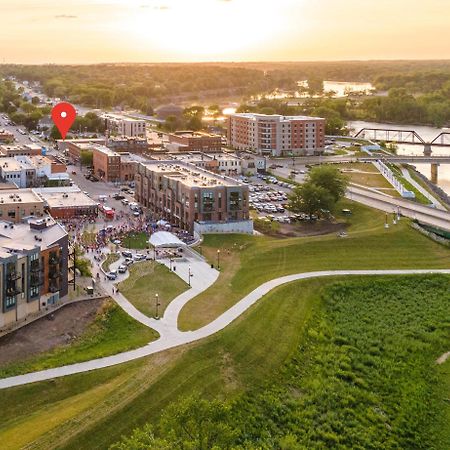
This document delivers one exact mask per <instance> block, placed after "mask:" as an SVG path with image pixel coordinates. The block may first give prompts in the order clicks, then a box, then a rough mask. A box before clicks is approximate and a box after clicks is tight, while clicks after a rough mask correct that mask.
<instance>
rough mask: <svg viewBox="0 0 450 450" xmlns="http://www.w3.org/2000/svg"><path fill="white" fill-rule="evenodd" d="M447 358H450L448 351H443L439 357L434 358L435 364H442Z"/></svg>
mask: <svg viewBox="0 0 450 450" xmlns="http://www.w3.org/2000/svg"><path fill="white" fill-rule="evenodd" d="M448 358H450V352H447V353H444V354H443V355H441V356H439V358H438V359H437V360H436V364H444V363H445V361H447V359H448Z"/></svg>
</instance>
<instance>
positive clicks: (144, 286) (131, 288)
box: [119, 261, 189, 317]
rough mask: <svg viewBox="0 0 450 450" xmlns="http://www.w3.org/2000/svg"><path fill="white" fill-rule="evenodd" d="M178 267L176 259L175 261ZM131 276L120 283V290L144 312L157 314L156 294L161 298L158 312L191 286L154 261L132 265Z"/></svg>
mask: <svg viewBox="0 0 450 450" xmlns="http://www.w3.org/2000/svg"><path fill="white" fill-rule="evenodd" d="M174 266H175V267H176V261H175V262H174ZM129 270H130V276H129V277H128V278H127V279H126V280H125V281H122V282H121V283H120V284H119V290H120V292H121V293H122V294H123V295H124V296H125V297H126V298H127V299H128V300H129V301H130V302H131V303H132V304H133V305H134V306H135V307H136V308H137V309H138V310H139V311H141V312H142V313H144V314H145V315H147V316H149V317H153V316H155V314H156V294H158V299H159V303H160V306H159V309H158V314H159V316H161V315H162V314H163V312H164V310H165V309H166V307H167V305H168V304H169V303H170V302H171V301H172V300H173V299H174V298H175V297H177V296H178V295H180V294H182V293H183V292H184V291H186V290H187V289H188V288H189V286H188V285H187V283H186V282H185V281H183V280H182V279H181V278H180V277H179V276H178V275H176V274H175V273H173V272H170V270H169V269H168V268H167V267H166V266H164V265H163V264H159V263H156V262H154V261H144V262H140V263H135V264H133V265H131V266H130V268H129Z"/></svg>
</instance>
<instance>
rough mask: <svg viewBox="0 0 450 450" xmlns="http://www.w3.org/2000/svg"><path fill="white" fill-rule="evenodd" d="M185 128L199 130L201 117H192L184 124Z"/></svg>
mask: <svg viewBox="0 0 450 450" xmlns="http://www.w3.org/2000/svg"><path fill="white" fill-rule="evenodd" d="M186 126H187V128H188V129H189V130H192V131H199V130H201V129H202V128H203V123H202V119H201V118H200V117H192V118H191V119H189V120H188V122H187V124H186Z"/></svg>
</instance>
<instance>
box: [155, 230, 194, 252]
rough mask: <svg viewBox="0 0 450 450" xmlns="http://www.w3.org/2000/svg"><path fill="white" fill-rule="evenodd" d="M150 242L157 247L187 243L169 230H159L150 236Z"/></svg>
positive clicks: (178, 245) (170, 246)
mask: <svg viewBox="0 0 450 450" xmlns="http://www.w3.org/2000/svg"><path fill="white" fill-rule="evenodd" d="M149 242H150V244H151V245H153V247H155V248H177V247H185V246H186V244H185V243H184V242H183V241H182V240H181V239H178V237H177V236H175V235H174V234H172V233H169V232H168V231H157V232H156V233H153V234H152V235H151V236H150V241H149Z"/></svg>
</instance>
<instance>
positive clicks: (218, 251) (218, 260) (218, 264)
mask: <svg viewBox="0 0 450 450" xmlns="http://www.w3.org/2000/svg"><path fill="white" fill-rule="evenodd" d="M217 270H220V250H217Z"/></svg>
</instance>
